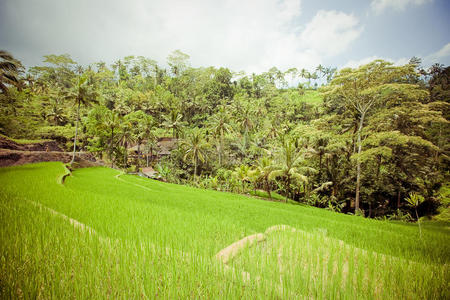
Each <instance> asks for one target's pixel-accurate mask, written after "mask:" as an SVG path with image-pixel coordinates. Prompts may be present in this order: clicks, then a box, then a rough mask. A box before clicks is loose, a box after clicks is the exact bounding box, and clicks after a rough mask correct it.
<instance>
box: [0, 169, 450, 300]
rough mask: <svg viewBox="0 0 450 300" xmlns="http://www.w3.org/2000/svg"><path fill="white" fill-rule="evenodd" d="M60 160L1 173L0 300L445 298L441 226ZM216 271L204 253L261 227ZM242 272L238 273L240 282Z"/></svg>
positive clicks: (211, 255)
mask: <svg viewBox="0 0 450 300" xmlns="http://www.w3.org/2000/svg"><path fill="white" fill-rule="evenodd" d="M65 172H66V170H65V168H64V166H63V165H62V164H61V163H56V162H55V163H39V164H30V165H24V166H19V167H9V168H2V169H0V206H1V209H0V225H1V227H0V298H26V299H28V298H58V299H60V298H77V299H102V298H121V299H135V298H144V299H146V298H150V299H154V298H163V299H168V298H169V299H178V298H196V299H197V298H210V299H217V298H245V299H255V298H260V299H267V298H269V299H270V298H280V299H296V298H299V299H303V298H314V299H333V298H334V299H400V298H405V299H446V298H447V299H448V298H449V296H450V288H449V285H448V282H449V279H450V274H449V271H450V268H449V261H450V255H449V254H450V235H449V228H448V227H445V225H443V226H439V227H437V226H434V225H433V226H432V225H429V226H427V225H425V226H424V229H423V233H422V239H420V236H419V231H418V228H417V226H416V225H415V224H403V223H392V222H387V221H376V220H370V219H364V218H361V217H356V216H349V215H344V214H338V213H334V212H330V211H327V210H323V209H317V208H313V207H308V206H302V205H289V204H284V203H278V202H271V201H264V200H261V199H255V198H252V197H248V196H242V195H235V194H231V193H223V192H217V191H210V190H201V189H196V188H192V187H186V186H181V185H174V184H167V183H162V182H159V181H154V180H149V179H145V178H141V177H137V176H131V175H121V174H120V172H119V171H116V170H112V169H108V168H87V169H79V170H76V171H74V172H73V173H72V175H71V176H69V177H67V178H66V180H65V183H64V184H61V180H60V178H61V176H62V175H63V174H64V173H65ZM277 224H286V225H289V226H291V227H293V228H295V229H296V231H295V232H293V231H289V230H288V231H275V232H271V233H270V234H267V238H266V240H265V241H262V242H260V243H257V244H256V245H255V246H253V247H246V248H245V249H243V250H241V251H240V253H239V254H238V255H237V256H236V257H235V258H234V259H233V260H232V261H231V262H230V263H229V264H228V265H227V266H225V265H224V264H223V263H222V262H220V261H218V260H217V259H216V258H215V254H216V253H217V252H219V251H220V250H221V249H223V248H225V247H227V246H228V245H230V244H232V243H234V242H236V241H238V240H240V239H242V238H244V237H246V236H248V235H252V234H255V233H264V232H265V230H266V229H267V228H269V227H270V226H273V225H277ZM242 274H246V276H242Z"/></svg>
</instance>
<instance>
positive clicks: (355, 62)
mask: <svg viewBox="0 0 450 300" xmlns="http://www.w3.org/2000/svg"><path fill="white" fill-rule="evenodd" d="M376 59H382V60H385V61H389V62H392V63H394V65H395V66H402V65H405V64H407V63H408V62H409V59H408V58H404V57H402V58H399V59H392V58H386V57H381V56H376V55H374V56H369V57H365V58H362V59H359V60H349V61H348V62H347V63H346V64H345V65H343V66H342V68H358V67H359V66H362V65H365V64H368V63H370V62H372V61H374V60H376Z"/></svg>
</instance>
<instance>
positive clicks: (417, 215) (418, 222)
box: [414, 206, 422, 239]
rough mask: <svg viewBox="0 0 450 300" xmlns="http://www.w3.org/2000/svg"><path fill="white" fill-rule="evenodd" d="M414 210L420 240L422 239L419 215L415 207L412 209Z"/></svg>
mask: <svg viewBox="0 0 450 300" xmlns="http://www.w3.org/2000/svg"><path fill="white" fill-rule="evenodd" d="M414 210H415V211H416V217H417V224H418V225H419V234H420V239H422V228H421V227H420V221H419V214H418V213H417V206H416V207H414Z"/></svg>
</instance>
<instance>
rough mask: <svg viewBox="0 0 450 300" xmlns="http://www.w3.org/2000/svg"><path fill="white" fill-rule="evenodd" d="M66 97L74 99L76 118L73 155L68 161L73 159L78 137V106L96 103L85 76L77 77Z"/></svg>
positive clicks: (94, 95)
mask: <svg viewBox="0 0 450 300" xmlns="http://www.w3.org/2000/svg"><path fill="white" fill-rule="evenodd" d="M66 98H67V99H73V100H75V104H76V106H77V119H76V125H75V138H74V142H73V155H72V160H71V162H70V163H73V162H74V161H75V152H76V148H77V138H78V123H79V120H80V106H81V105H84V106H88V105H90V104H93V103H96V100H95V98H96V94H95V92H93V91H92V90H91V89H90V86H89V85H88V83H87V77H86V76H79V77H78V84H77V85H76V86H75V87H74V89H72V90H70V91H69V92H68V94H67V96H66Z"/></svg>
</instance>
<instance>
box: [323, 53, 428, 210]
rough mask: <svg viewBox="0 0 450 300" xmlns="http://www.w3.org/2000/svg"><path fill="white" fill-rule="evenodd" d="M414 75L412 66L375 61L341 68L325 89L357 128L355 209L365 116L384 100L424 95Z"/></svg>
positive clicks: (357, 201) (359, 186) (358, 205)
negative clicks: (339, 103)
mask: <svg viewBox="0 0 450 300" xmlns="http://www.w3.org/2000/svg"><path fill="white" fill-rule="evenodd" d="M414 76H415V77H417V76H418V74H417V73H416V70H415V67H414V66H413V65H405V66H400V67H396V66H393V64H392V63H389V62H386V61H383V60H375V61H373V62H371V63H369V64H367V65H364V66H361V67H359V68H357V69H351V68H346V69H342V70H341V71H340V72H339V73H338V74H337V75H336V77H335V78H334V79H333V80H332V81H331V83H330V85H329V86H328V87H327V88H326V91H327V92H326V93H325V96H326V97H329V98H334V99H335V100H336V101H340V102H341V103H343V105H344V107H345V109H346V110H347V111H349V112H352V113H353V115H354V117H355V118H356V120H355V121H357V128H356V140H357V141H356V146H357V150H356V151H357V154H358V155H357V159H356V191H355V212H358V211H359V209H360V188H361V159H360V154H361V151H362V134H363V129H364V125H365V123H366V122H367V120H366V118H367V117H368V115H369V114H370V113H371V112H372V111H373V110H375V109H376V108H378V107H380V105H381V104H383V103H386V102H387V101H394V102H395V101H401V100H402V99H404V98H406V97H408V96H409V95H411V94H417V95H419V96H422V95H423V91H422V90H421V89H420V87H419V86H418V85H415V84H411V83H410V79H411V77H414Z"/></svg>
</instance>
